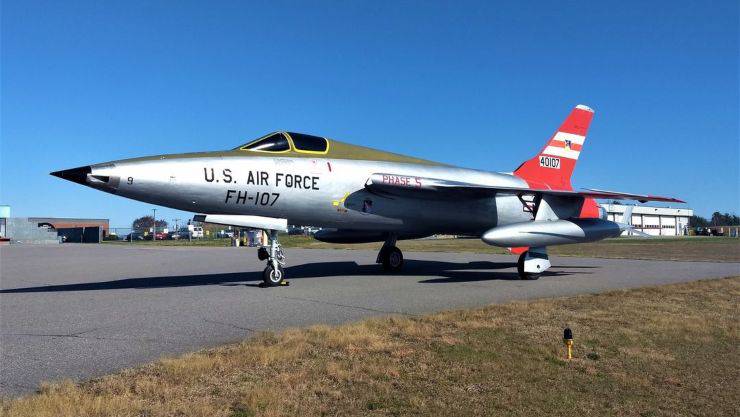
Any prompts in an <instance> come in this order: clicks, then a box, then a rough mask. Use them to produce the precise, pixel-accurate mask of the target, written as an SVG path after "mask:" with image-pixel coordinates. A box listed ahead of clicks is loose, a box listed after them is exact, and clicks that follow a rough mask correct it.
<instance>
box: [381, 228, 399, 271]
mask: <svg viewBox="0 0 740 417" xmlns="http://www.w3.org/2000/svg"><path fill="white" fill-rule="evenodd" d="M375 263H379V264H383V269H385V270H386V271H389V272H393V271H399V270H400V269H401V268H402V267H403V253H402V252H401V249H398V248H397V247H396V235H395V234H390V235H388V238H387V239H386V240H385V243H383V247H382V248H380V252H378V258H377V259H376V260H375Z"/></svg>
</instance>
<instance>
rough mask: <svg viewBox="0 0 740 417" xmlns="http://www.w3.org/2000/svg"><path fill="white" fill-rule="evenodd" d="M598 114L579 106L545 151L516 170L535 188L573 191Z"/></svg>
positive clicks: (516, 172) (519, 175) (543, 149)
mask: <svg viewBox="0 0 740 417" xmlns="http://www.w3.org/2000/svg"><path fill="white" fill-rule="evenodd" d="M593 117H594V111H593V110H591V109H590V108H589V107H587V106H584V105H583V104H579V105H577V106H576V107H575V108H574V109H573V111H571V112H570V115H568V117H567V118H566V119H565V121H564V122H563V124H562V125H561V126H560V128H559V129H558V131H557V132H555V134H554V135H553V136H552V137H551V138H550V140H549V141H548V142H547V144H546V145H545V147H544V148H542V150H541V151H540V152H539V153H538V154H537V155H536V156H535V157H534V158H532V159H530V160H528V161H525V162H524V163H523V164H521V165H520V166H519V168H517V169H516V171H514V175H516V176H518V177H520V178H522V179H524V180H525V181H527V183H528V184H529V185H530V186H532V187H538V188H551V189H553V190H572V189H573V187H572V186H571V185H570V177H571V175H572V174H573V170H574V169H575V167H576V162H578V156H579V155H580V153H581V149H582V148H583V143H584V141H585V140H586V133H587V132H588V127H589V125H590V124H591V119H592V118H593Z"/></svg>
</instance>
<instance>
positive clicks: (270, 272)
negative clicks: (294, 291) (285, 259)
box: [262, 262, 285, 287]
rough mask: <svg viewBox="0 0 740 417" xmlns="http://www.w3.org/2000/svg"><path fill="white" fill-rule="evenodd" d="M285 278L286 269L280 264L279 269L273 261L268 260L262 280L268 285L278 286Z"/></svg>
mask: <svg viewBox="0 0 740 417" xmlns="http://www.w3.org/2000/svg"><path fill="white" fill-rule="evenodd" d="M284 279H285V270H284V269H283V267H282V266H280V265H278V267H277V270H276V269H275V267H274V266H273V265H272V262H268V264H267V266H266V267H265V270H264V271H262V280H263V281H264V282H265V285H267V286H268V287H277V286H278V285H280V284H282V283H283V280H284Z"/></svg>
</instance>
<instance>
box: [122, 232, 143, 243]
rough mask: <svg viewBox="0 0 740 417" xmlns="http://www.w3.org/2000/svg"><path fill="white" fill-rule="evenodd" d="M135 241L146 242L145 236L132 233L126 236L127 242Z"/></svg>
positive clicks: (139, 233)
mask: <svg viewBox="0 0 740 417" xmlns="http://www.w3.org/2000/svg"><path fill="white" fill-rule="evenodd" d="M134 240H144V234H143V233H141V232H131V233H129V234H128V235H127V236H126V241H128V242H133V241H134Z"/></svg>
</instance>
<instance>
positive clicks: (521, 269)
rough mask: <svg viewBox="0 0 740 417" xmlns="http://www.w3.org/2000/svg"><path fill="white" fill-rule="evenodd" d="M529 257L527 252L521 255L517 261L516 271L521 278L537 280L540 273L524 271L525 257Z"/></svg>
mask: <svg viewBox="0 0 740 417" xmlns="http://www.w3.org/2000/svg"><path fill="white" fill-rule="evenodd" d="M526 257H527V252H524V253H522V254H521V255H519V260H518V261H517V262H516V271H517V272H518V273H519V279H523V280H535V279H537V278H539V277H540V276H539V274H532V273H530V272H524V258H526Z"/></svg>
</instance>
